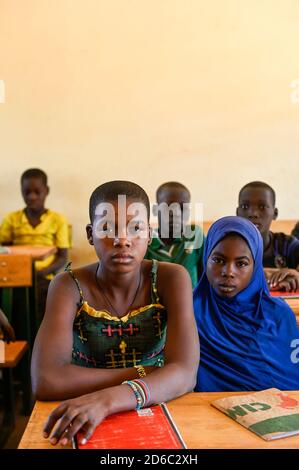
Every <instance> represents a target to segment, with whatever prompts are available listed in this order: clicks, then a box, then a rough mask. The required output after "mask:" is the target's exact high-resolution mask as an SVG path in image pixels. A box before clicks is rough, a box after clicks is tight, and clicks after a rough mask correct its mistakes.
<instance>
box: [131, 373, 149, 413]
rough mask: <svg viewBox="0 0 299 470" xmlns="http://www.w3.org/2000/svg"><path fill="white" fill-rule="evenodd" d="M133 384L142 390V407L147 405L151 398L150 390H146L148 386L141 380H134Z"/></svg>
mask: <svg viewBox="0 0 299 470" xmlns="http://www.w3.org/2000/svg"><path fill="white" fill-rule="evenodd" d="M134 382H135V384H136V385H139V386H141V388H142V390H143V393H144V395H145V403H144V405H143V406H146V405H147V404H148V403H149V401H150V398H151V394H150V390H149V388H148V385H147V383H146V382H145V381H144V380H141V379H135V380H134Z"/></svg>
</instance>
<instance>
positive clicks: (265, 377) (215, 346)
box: [193, 216, 299, 392]
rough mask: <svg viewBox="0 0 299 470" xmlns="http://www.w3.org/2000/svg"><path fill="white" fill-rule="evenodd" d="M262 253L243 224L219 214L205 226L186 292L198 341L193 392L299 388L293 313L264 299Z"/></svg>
mask: <svg viewBox="0 0 299 470" xmlns="http://www.w3.org/2000/svg"><path fill="white" fill-rule="evenodd" d="M262 256H263V241H262V237H261V235H260V232H259V230H258V229H257V227H256V226H254V225H253V224H252V223H251V222H250V221H248V220H246V219H243V218H241V217H236V216H235V217H224V218H222V219H220V220H218V221H217V222H215V223H214V224H213V225H212V226H211V228H210V230H209V232H208V235H207V238H206V243H205V250H204V273H203V276H202V278H201V280H200V281H199V284H198V285H197V287H196V288H195V290H194V295H193V297H194V311H195V317H196V321H197V328H198V334H199V339H200V346H201V348H200V349H201V353H200V364H199V369H198V374H197V385H196V391H201V392H206V391H207V392H210V391H227V390H229V391H230V390H231V391H238V390H263V389H266V388H271V387H277V388H279V389H282V390H298V389H299V360H298V359H299V357H298V356H299V349H298V343H299V329H298V327H297V324H296V318H295V315H294V313H293V312H292V310H291V309H290V307H289V306H288V305H287V304H286V303H285V302H284V301H283V300H281V299H278V298H274V297H271V296H270V294H269V289H268V285H267V282H266V278H265V275H264V272H263V264H262ZM296 348H297V349H296Z"/></svg>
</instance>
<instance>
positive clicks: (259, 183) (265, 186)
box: [239, 181, 276, 206]
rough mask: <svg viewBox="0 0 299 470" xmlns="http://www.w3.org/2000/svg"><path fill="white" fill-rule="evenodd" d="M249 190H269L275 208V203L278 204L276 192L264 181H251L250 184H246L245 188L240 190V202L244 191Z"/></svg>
mask: <svg viewBox="0 0 299 470" xmlns="http://www.w3.org/2000/svg"><path fill="white" fill-rule="evenodd" d="M247 188H263V189H267V190H268V191H269V192H270V193H271V197H272V202H273V206H275V202H276V194H275V191H274V189H273V188H271V186H269V185H268V184H267V183H264V182H263V181H251V182H250V183H247V184H245V186H243V188H242V189H241V190H240V192H239V201H240V197H241V194H242V191H244V190H245V189H247Z"/></svg>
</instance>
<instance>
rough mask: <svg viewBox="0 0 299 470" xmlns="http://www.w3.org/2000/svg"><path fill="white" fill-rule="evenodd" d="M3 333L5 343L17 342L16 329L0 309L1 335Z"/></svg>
mask: <svg viewBox="0 0 299 470" xmlns="http://www.w3.org/2000/svg"><path fill="white" fill-rule="evenodd" d="M1 333H2V335H3V339H4V341H7V342H8V343H9V342H10V341H15V340H16V336H15V332H14V329H13V327H12V326H11V324H10V323H9V321H8V318H7V317H6V315H5V314H4V312H3V311H2V310H1V308H0V335H1Z"/></svg>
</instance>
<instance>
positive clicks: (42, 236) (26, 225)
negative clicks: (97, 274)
mask: <svg viewBox="0 0 299 470" xmlns="http://www.w3.org/2000/svg"><path fill="white" fill-rule="evenodd" d="M21 191H22V196H23V199H24V201H25V204H26V207H25V209H21V210H19V211H16V212H11V213H9V214H8V215H6V217H5V218H4V220H3V222H2V224H1V227H0V243H1V244H3V245H41V246H55V247H56V248H57V252H56V253H55V255H51V256H49V257H48V258H46V259H44V260H41V261H36V262H35V268H36V271H37V279H38V283H37V288H38V303H39V307H38V312H39V317H42V316H43V314H44V310H45V301H46V296H47V290H48V286H49V283H50V280H51V279H52V278H53V276H54V274H56V273H57V272H58V271H59V270H60V269H61V268H62V267H63V266H65V264H66V261H67V256H68V248H69V235H68V223H67V221H66V219H65V218H64V217H63V216H62V215H60V214H58V213H57V212H53V211H51V210H50V209H46V208H45V200H46V197H47V196H48V194H49V187H48V183H47V175H46V173H45V172H44V171H42V170H40V169H38V168H31V169H29V170H26V171H25V172H24V173H23V174H22V176H21Z"/></svg>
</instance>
